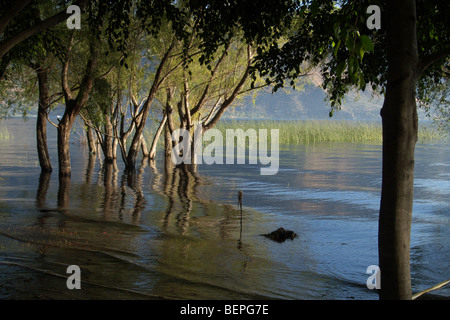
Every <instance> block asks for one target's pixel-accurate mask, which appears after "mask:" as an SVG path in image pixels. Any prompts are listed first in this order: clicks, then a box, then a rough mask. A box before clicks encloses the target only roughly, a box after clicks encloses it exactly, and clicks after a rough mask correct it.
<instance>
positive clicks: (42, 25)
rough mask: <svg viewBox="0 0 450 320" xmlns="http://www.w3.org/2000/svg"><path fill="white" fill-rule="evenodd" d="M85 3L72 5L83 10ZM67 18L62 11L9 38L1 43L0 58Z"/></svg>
mask: <svg viewBox="0 0 450 320" xmlns="http://www.w3.org/2000/svg"><path fill="white" fill-rule="evenodd" d="M85 3H86V0H79V1H76V2H75V3H74V5H78V6H79V7H80V8H84V6H85ZM67 17H68V14H67V12H66V9H64V10H63V11H61V12H59V13H57V14H55V15H54V16H52V17H50V18H48V19H46V20H44V21H41V22H39V23H36V24H34V25H32V26H31V27H29V28H27V29H25V30H22V31H20V32H19V33H17V34H15V35H14V36H13V37H11V38H9V39H8V40H6V41H5V42H3V43H2V44H1V45H0V58H2V57H3V56H4V55H5V54H6V53H7V52H8V51H9V50H11V49H12V48H14V47H15V46H16V45H18V44H19V43H21V42H22V41H24V40H26V39H28V38H29V37H31V36H33V35H35V34H37V33H39V32H41V31H43V30H45V29H48V28H50V27H53V26H56V25H57V24H59V23H61V22H62V21H64V20H66V19H67Z"/></svg>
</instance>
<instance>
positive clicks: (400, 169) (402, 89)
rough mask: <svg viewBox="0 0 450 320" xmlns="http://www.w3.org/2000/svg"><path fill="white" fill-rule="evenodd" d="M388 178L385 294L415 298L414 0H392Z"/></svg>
mask: <svg viewBox="0 0 450 320" xmlns="http://www.w3.org/2000/svg"><path fill="white" fill-rule="evenodd" d="M386 14H387V37H388V42H387V46H388V47H387V52H388V76H387V86H386V96H385V101H384V104H383V108H382V110H381V116H382V122H383V172H382V175H383V181H382V192H381V204H380V218H379V236H378V238H379V239H378V241H379V245H378V248H379V264H380V271H381V289H380V292H379V293H380V298H381V299H411V297H412V293H411V273H410V237H411V217H412V206H413V182H414V181H413V180H414V148H415V144H416V141H417V131H418V120H417V108H416V101H415V92H416V83H417V71H418V70H417V66H418V53H417V39H416V16H415V15H416V8H415V1H414V0H397V1H388V7H387V10H386Z"/></svg>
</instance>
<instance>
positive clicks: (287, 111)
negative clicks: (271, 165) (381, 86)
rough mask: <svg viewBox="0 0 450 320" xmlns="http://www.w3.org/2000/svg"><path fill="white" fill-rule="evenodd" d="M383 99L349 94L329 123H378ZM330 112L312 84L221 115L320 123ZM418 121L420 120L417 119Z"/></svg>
mask: <svg viewBox="0 0 450 320" xmlns="http://www.w3.org/2000/svg"><path fill="white" fill-rule="evenodd" d="M383 100H384V97H380V96H372V92H371V91H364V92H363V91H358V92H356V91H355V92H350V93H349V94H348V95H347V96H346V98H345V101H344V103H343V105H342V106H341V110H336V111H335V112H334V114H333V118H332V119H337V120H358V121H380V120H381V117H380V110H381V107H382V105H383ZM330 110H331V107H330V104H329V102H327V101H326V93H325V91H324V90H323V89H322V88H320V87H319V86H317V85H316V84H313V83H311V84H307V85H305V87H304V89H303V90H292V89H284V90H281V89H280V90H279V91H277V92H276V93H273V94H272V93H271V92H261V93H259V94H258V95H257V96H256V98H255V99H253V98H252V97H246V98H245V99H244V100H243V101H242V104H240V105H239V106H236V107H234V108H233V109H232V110H230V111H229V112H228V111H227V113H226V114H225V115H224V117H225V118H227V119H232V118H241V119H242V118H244V119H248V118H251V119H272V120H322V119H329V112H330ZM421 118H422V116H421Z"/></svg>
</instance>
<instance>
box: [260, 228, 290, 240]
mask: <svg viewBox="0 0 450 320" xmlns="http://www.w3.org/2000/svg"><path fill="white" fill-rule="evenodd" d="M263 236H264V237H266V238H269V239H271V240H273V241H276V242H284V241H286V240H287V239H290V240H294V239H295V238H297V237H298V235H297V234H296V233H295V232H294V231H291V230H286V229H284V228H278V229H277V230H275V231H272V232H271V233H267V234H263Z"/></svg>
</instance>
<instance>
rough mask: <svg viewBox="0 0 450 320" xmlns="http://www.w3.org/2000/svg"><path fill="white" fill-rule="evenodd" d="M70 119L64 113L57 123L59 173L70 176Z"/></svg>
mask: <svg viewBox="0 0 450 320" xmlns="http://www.w3.org/2000/svg"><path fill="white" fill-rule="evenodd" d="M71 128H72V121H71V120H70V117H69V116H67V115H64V116H63V118H62V119H61V121H60V123H59V125H58V167H59V175H60V176H62V177H70V175H71V172H72V168H71V164H70V144H69V143H70V129H71Z"/></svg>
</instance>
